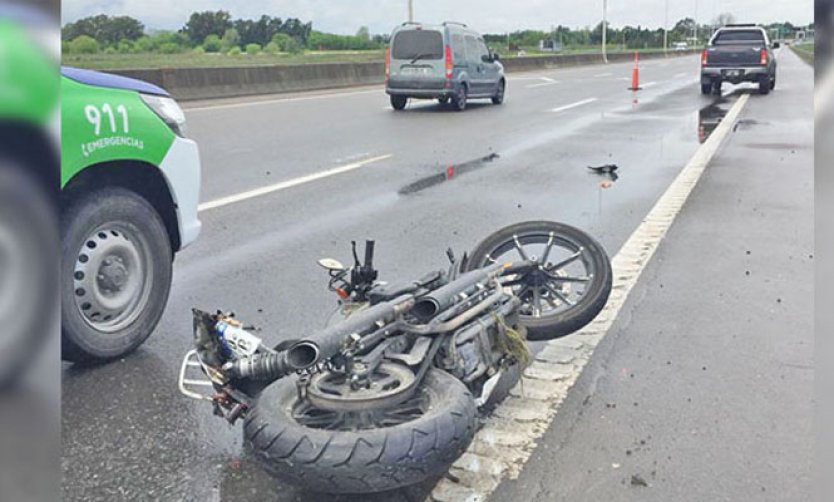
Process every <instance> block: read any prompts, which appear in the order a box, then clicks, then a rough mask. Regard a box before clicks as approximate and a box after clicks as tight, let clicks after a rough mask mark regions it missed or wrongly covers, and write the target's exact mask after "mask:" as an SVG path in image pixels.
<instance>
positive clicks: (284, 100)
mask: <svg viewBox="0 0 834 502" xmlns="http://www.w3.org/2000/svg"><path fill="white" fill-rule="evenodd" d="M379 92H380V90H379V89H371V90H367V91H353V92H334V93H327V94H315V95H313V96H298V97H294V98H278V99H261V100H253V101H243V102H240V103H228V104H217V105H208V106H195V107H193V108H189V107H188V106H187V105H186V106H184V107H183V109H184V110H185V113H192V112H206V111H214V110H223V109H226V108H245V107H249V106H262V105H276V104H282V103H295V102H298V101H313V100H316V99H332V98H345V97H348V96H360V95H362V94H371V93H374V94H378V93H379Z"/></svg>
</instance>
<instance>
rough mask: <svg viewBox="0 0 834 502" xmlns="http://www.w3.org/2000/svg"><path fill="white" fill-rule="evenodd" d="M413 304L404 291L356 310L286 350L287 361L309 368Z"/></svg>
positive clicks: (389, 320) (395, 316) (412, 300)
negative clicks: (348, 341)
mask: <svg viewBox="0 0 834 502" xmlns="http://www.w3.org/2000/svg"><path fill="white" fill-rule="evenodd" d="M413 304H414V297H413V296H411V295H403V296H401V297H399V298H397V299H394V300H391V301H390V302H385V303H380V304H378V305H374V306H373V307H370V308H368V309H366V310H362V311H359V312H357V313H356V314H353V315H352V316H350V317H349V318H347V319H346V320H344V321H342V322H340V323H338V324H336V325H334V326H332V327H330V328H327V329H325V330H324V331H320V332H318V333H316V334H314V335H312V336H311V337H309V338H306V339H304V340H301V341H299V342H298V343H296V344H295V345H293V346H292V347H290V348H289V350H287V361H288V362H289V363H290V364H292V365H293V366H297V367H300V369H307V368H310V367H312V366H314V365H316V364H318V363H319V362H321V361H325V360H327V359H330V358H331V357H333V356H335V355H336V354H338V353H339V352H340V351H341V350H342V349H343V348H344V346H345V342H346V341H347V338H348V337H349V336H351V335H360V336H361V335H362V334H364V333H365V332H367V331H376V330H377V329H379V328H380V327H381V325H385V324H388V323H390V322H392V321H394V320H395V319H396V318H397V316H399V315H401V314H402V313H404V312H406V311H408V309H410V308H411V306H412V305H413Z"/></svg>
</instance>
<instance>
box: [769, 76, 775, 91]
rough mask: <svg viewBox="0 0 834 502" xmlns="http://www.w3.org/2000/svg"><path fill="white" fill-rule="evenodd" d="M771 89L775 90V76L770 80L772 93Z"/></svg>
mask: <svg viewBox="0 0 834 502" xmlns="http://www.w3.org/2000/svg"><path fill="white" fill-rule="evenodd" d="M773 89H776V75H774V76H773V78H772V79H770V90H771V91H772V90H773Z"/></svg>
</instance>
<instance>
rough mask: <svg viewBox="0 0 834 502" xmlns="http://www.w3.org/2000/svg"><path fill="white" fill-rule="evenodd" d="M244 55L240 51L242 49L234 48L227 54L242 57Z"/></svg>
mask: <svg viewBox="0 0 834 502" xmlns="http://www.w3.org/2000/svg"><path fill="white" fill-rule="evenodd" d="M242 53H243V51H241V50H240V47H238V46H234V47H232V48H231V49H229V52H228V53H227V54H228V55H230V56H240V55H241V54H242Z"/></svg>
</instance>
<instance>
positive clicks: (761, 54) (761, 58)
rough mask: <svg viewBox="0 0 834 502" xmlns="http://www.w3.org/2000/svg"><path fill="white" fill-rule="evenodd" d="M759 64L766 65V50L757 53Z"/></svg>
mask: <svg viewBox="0 0 834 502" xmlns="http://www.w3.org/2000/svg"><path fill="white" fill-rule="evenodd" d="M759 64H761V65H766V64H767V49H762V50H761V52H759Z"/></svg>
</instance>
